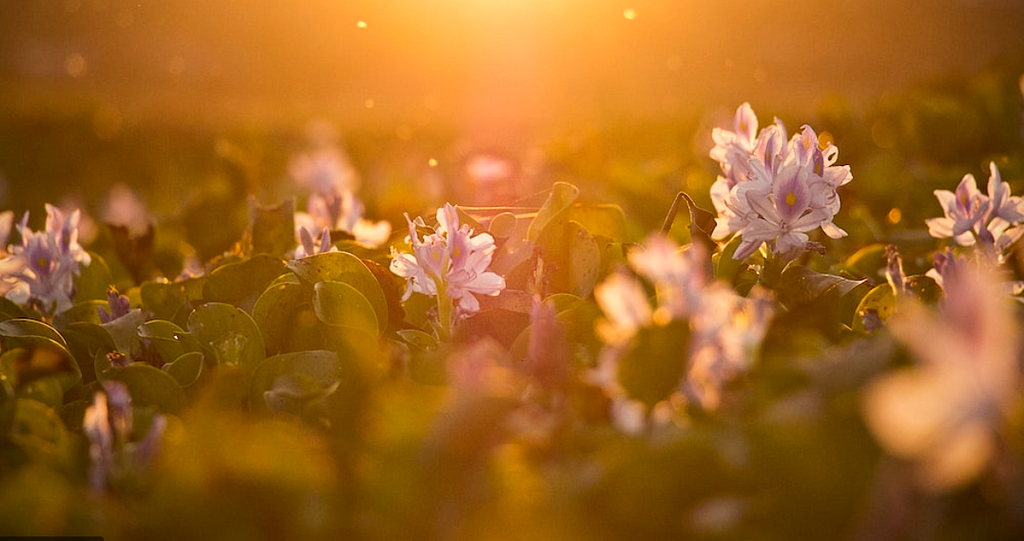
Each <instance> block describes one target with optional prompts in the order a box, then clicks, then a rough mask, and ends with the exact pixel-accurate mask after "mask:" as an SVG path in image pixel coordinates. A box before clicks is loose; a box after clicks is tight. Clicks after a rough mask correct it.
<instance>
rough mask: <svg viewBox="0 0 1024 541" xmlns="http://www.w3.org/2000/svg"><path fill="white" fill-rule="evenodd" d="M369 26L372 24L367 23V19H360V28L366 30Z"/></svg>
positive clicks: (358, 26) (357, 24)
mask: <svg viewBox="0 0 1024 541" xmlns="http://www.w3.org/2000/svg"><path fill="white" fill-rule="evenodd" d="M369 26H370V25H368V24H366V21H358V22H357V23H356V28H358V29H360V30H366V28H367V27H369Z"/></svg>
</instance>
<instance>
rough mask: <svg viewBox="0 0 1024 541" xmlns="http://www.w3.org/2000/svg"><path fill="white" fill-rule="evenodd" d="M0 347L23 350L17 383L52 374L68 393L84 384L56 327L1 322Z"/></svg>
mask: <svg viewBox="0 0 1024 541" xmlns="http://www.w3.org/2000/svg"><path fill="white" fill-rule="evenodd" d="M0 347H2V349H3V350H4V351H8V350H13V349H15V348H24V350H25V353H24V355H23V356H22V357H20V361H19V364H18V367H19V368H18V376H17V377H18V383H19V384H21V383H24V382H26V381H28V380H30V379H35V378H36V377H41V376H44V375H50V374H53V375H55V376H57V378H58V379H59V380H60V382H61V388H62V389H63V390H64V391H65V392H66V391H68V390H69V389H71V388H72V387H74V386H75V385H77V384H78V383H79V382H81V381H82V371H81V369H80V368H79V367H78V363H77V362H76V361H75V358H74V356H73V355H71V352H70V351H68V347H67V342H66V341H65V340H64V337H63V336H61V334H60V333H59V332H57V330H56V329H54V328H53V327H50V326H49V325H47V324H45V323H43V322H41V321H36V320H34V319H8V320H7V321H3V322H0Z"/></svg>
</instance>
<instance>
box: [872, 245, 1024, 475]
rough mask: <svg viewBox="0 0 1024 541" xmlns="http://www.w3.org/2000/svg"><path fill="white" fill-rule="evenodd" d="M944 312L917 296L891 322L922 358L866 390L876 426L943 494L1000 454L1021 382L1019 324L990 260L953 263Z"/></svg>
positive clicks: (946, 273)
mask: <svg viewBox="0 0 1024 541" xmlns="http://www.w3.org/2000/svg"><path fill="white" fill-rule="evenodd" d="M942 275H943V277H944V289H945V293H946V297H945V300H944V302H943V303H942V312H941V314H935V313H933V312H931V311H929V310H928V309H927V308H925V307H924V306H922V305H920V304H917V303H914V302H909V303H908V304H907V305H906V306H904V307H903V309H902V310H901V312H899V313H897V314H895V315H894V316H893V318H892V319H891V320H890V321H889V326H890V328H891V329H892V332H893V334H894V335H896V337H897V338H898V339H900V340H901V341H902V342H904V343H905V344H906V345H907V347H908V348H909V350H910V351H911V352H912V353H913V354H914V356H915V357H916V358H917V360H918V363H917V365H916V366H914V367H912V368H908V369H903V370H900V371H898V372H896V373H893V374H890V375H887V376H884V377H883V378H881V379H879V380H877V381H876V382H874V383H873V384H872V385H870V386H869V387H868V388H867V389H866V391H865V394H864V396H863V399H864V400H863V409H864V415H865V418H866V420H867V424H868V427H869V428H870V429H871V431H872V432H873V433H874V435H875V437H876V438H877V439H878V440H879V442H880V443H881V444H882V446H883V447H884V448H885V449H886V450H887V451H889V452H890V453H891V454H893V455H895V456H897V457H901V458H904V459H907V460H910V461H912V462H914V464H915V465H916V471H917V480H918V482H919V483H920V485H921V486H922V487H923V488H925V489H927V490H930V491H935V492H943V491H947V490H952V489H955V488H957V487H961V486H963V485H964V484H966V483H969V482H971V481H972V480H974V479H976V478H977V477H978V476H979V475H980V474H981V472H982V471H983V470H984V469H985V468H986V467H988V466H989V465H990V464H991V463H992V461H993V459H994V457H995V456H996V453H997V449H998V447H999V439H998V438H999V428H1000V427H1001V426H1002V423H1003V422H1004V421H1005V419H1006V416H1007V415H1008V413H1009V412H1010V410H1011V408H1012V407H1013V405H1014V404H1015V403H1016V400H1017V397H1018V396H1019V392H1020V388H1021V385H1020V384H1021V373H1020V367H1019V365H1018V362H1017V358H1018V353H1019V347H1020V342H1019V331H1018V325H1019V323H1018V322H1017V320H1016V316H1015V314H1014V311H1013V309H1012V306H1013V304H1012V303H1011V302H1009V301H1008V300H1007V299H1006V298H1005V296H1004V295H1002V294H1001V291H1002V284H1001V279H1000V277H999V276H998V275H997V274H995V272H994V270H993V269H991V268H988V267H986V266H977V265H971V264H963V263H962V262H959V261H955V260H947V261H945V262H944V265H943V268H942Z"/></svg>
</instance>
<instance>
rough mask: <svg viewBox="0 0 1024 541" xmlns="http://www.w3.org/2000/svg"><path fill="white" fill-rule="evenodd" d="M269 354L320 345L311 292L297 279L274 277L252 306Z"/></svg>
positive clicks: (316, 347) (314, 347)
mask: <svg viewBox="0 0 1024 541" xmlns="http://www.w3.org/2000/svg"><path fill="white" fill-rule="evenodd" d="M252 319H253V321H255V322H256V326H257V327H259V329H260V332H261V333H262V334H263V341H264V344H265V345H266V347H267V353H268V354H277V353H283V352H286V351H301V350H307V349H318V348H320V347H322V343H321V340H320V331H319V330H318V329H317V327H318V326H319V321H318V320H317V318H316V313H315V312H314V311H313V301H312V295H311V294H310V289H309V288H308V287H307V286H304V285H301V284H299V283H298V282H285V281H281V280H278V281H275V282H274V283H273V284H271V285H270V287H268V288H267V290H266V291H264V292H263V294H262V295H260V298H259V299H258V300H257V301H256V306H254V307H253V309H252Z"/></svg>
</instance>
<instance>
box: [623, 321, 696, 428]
mask: <svg viewBox="0 0 1024 541" xmlns="http://www.w3.org/2000/svg"><path fill="white" fill-rule="evenodd" d="M689 338H690V324H689V322H687V321H673V322H671V323H670V324H669V325H667V326H665V327H650V328H646V329H642V330H641V331H640V332H639V333H638V334H637V335H636V337H635V338H634V343H633V345H632V347H630V349H629V350H628V351H627V352H626V354H625V355H624V356H623V357H622V359H621V360H620V361H619V362H620V364H619V383H620V384H621V385H622V387H623V388H624V389H625V390H626V393H628V394H629V396H630V397H632V398H634V399H636V400H639V401H641V402H643V403H644V405H646V406H647V407H648V408H652V407H654V405H655V404H657V403H658V402H660V401H661V400H664V399H666V398H668V396H669V395H671V394H672V392H673V391H674V390H675V388H676V387H677V386H678V385H679V382H680V380H682V378H683V374H684V373H685V370H686V352H687V350H688V342H689Z"/></svg>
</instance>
